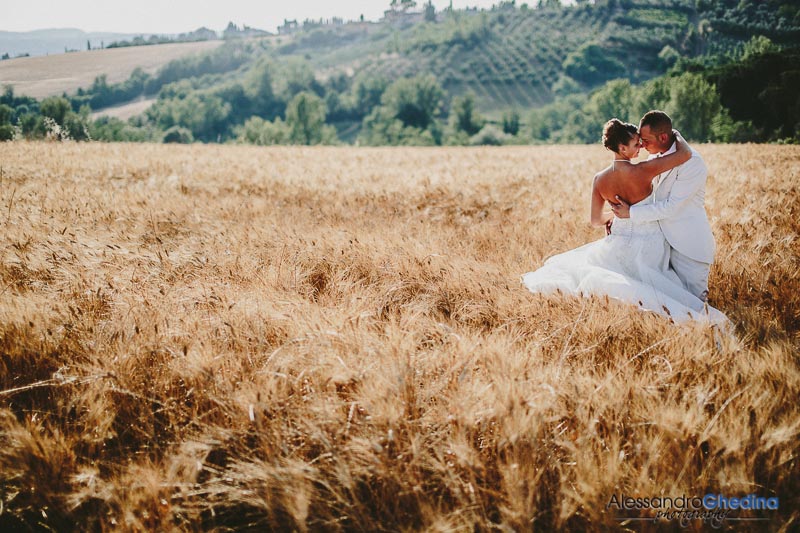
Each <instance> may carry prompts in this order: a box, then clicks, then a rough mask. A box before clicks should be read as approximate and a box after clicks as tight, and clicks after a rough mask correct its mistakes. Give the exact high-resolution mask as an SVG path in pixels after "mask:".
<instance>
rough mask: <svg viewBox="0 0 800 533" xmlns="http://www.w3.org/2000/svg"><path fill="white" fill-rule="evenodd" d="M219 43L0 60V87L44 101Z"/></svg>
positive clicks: (151, 69) (148, 69)
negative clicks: (95, 82) (5, 86)
mask: <svg viewBox="0 0 800 533" xmlns="http://www.w3.org/2000/svg"><path fill="white" fill-rule="evenodd" d="M221 43H222V41H203V42H196V43H177V44H160V45H153V46H140V47H129V48H113V49H106V50H92V51H91V52H79V53H71V54H63V53H62V54H58V55H51V56H41V57H22V58H17V59H7V60H5V61H0V85H12V86H13V87H14V90H15V92H16V93H17V94H23V95H26V96H33V97H34V98H44V97H46V96H52V95H59V94H62V93H65V92H66V93H72V92H75V91H77V90H78V89H80V88H81V87H88V86H90V85H91V84H92V82H94V80H95V78H96V77H97V76H99V75H101V74H106V77H107V80H108V82H109V83H119V82H122V81H124V80H126V79H127V78H128V76H130V75H131V73H132V72H133V71H134V69H136V68H141V69H142V70H144V71H145V72H150V73H152V72H155V71H156V70H157V69H158V68H159V67H162V66H163V65H165V64H167V63H169V62H170V61H172V60H174V59H177V58H180V57H185V56H187V55H190V54H197V53H201V52H206V51H209V50H213V49H214V48H217V47H218V46H219V45H220V44H221Z"/></svg>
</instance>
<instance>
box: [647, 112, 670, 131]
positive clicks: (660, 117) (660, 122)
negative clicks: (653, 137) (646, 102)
mask: <svg viewBox="0 0 800 533" xmlns="http://www.w3.org/2000/svg"><path fill="white" fill-rule="evenodd" d="M645 126H649V127H650V131H652V132H653V133H655V134H660V133H671V132H672V119H671V118H669V115H667V114H666V113H664V112H663V111H659V110H657V109H654V110H653V111H648V112H647V113H645V114H644V116H643V117H642V120H641V122H639V129H640V130H641V129H642V128H643V127H645Z"/></svg>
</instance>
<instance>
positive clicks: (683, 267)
mask: <svg viewBox="0 0 800 533" xmlns="http://www.w3.org/2000/svg"><path fill="white" fill-rule="evenodd" d="M639 132H640V136H641V139H642V145H643V146H644V148H645V149H646V150H647V151H648V152H650V153H651V154H652V155H653V156H656V157H658V156H661V155H663V154H666V153H669V152H670V150H674V136H673V134H672V121H671V119H670V118H669V116H667V114H666V113H663V112H661V111H650V112H648V113H647V114H646V115H645V116H644V117H643V118H642V121H641V123H640V126H639ZM651 157H652V156H651ZM707 177H708V169H707V167H706V164H705V162H704V161H703V158H702V157H701V156H700V154H699V153H697V151H696V150H694V149H692V157H691V158H690V159H689V161H687V162H686V163H684V164H683V165H680V166H677V167H675V168H674V169H672V170H671V171H669V172H665V173H664V174H661V175H659V176H657V177H656V178H655V179H654V180H653V188H654V195H653V198H654V200H653V202H652V203H649V204H640V205H636V206H633V207H630V206H628V205H627V204H626V203H625V202H624V200H621V199H619V198H618V200H619V201H620V203H619V204H617V205H616V206H614V205H612V209H613V210H614V212H615V214H616V216H618V217H620V218H627V217H628V216H629V217H630V218H631V220H633V221H658V222H659V225H660V227H661V231H662V232H663V233H664V237H665V238H666V239H667V242H669V244H670V266H671V267H672V268H673V270H675V272H676V273H677V274H678V277H679V278H680V279H681V281H682V282H683V284H684V286H685V287H686V288H687V289H688V290H689V291H690V292H691V293H693V294H694V295H695V296H697V297H698V298H700V299H701V300H705V299H706V295H707V293H708V271H709V269H710V266H711V262H712V261H713V259H714V248H715V243H714V236H713V235H712V233H711V225H710V224H709V222H708V216H707V214H706V210H705V185H706V179H707Z"/></svg>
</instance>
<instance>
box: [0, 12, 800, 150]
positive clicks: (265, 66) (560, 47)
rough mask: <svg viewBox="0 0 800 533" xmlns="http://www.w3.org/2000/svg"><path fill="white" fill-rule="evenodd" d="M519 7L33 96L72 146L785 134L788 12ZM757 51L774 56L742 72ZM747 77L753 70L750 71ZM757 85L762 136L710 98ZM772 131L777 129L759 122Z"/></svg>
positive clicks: (357, 28)
mask: <svg viewBox="0 0 800 533" xmlns="http://www.w3.org/2000/svg"><path fill="white" fill-rule="evenodd" d="M387 4H388V2H387ZM536 5H537V6H538V7H535V8H534V7H530V6H529V5H528V4H520V5H518V4H517V3H516V2H514V1H505V2H500V3H498V4H497V5H495V6H494V7H492V8H491V9H489V10H478V9H465V10H450V9H446V10H444V11H441V12H436V11H435V10H434V9H432V6H431V7H428V8H427V9H425V10H424V11H423V12H408V11H404V10H403V9H396V10H389V11H387V12H386V17H385V18H384V19H383V20H381V21H380V22H378V23H373V22H350V23H344V21H342V20H341V19H335V18H334V19H330V20H316V21H315V20H307V21H305V22H304V23H303V24H296V23H293V24H289V23H287V24H285V25H284V26H282V27H281V28H280V35H278V36H269V37H254V36H252V35H251V33H252V32H244V33H242V32H235V34H233V33H231V32H228V33H226V36H227V37H230V38H227V39H226V40H225V44H224V45H222V46H220V47H218V48H215V49H214V50H208V51H206V52H205V53H203V54H201V55H197V56H193V57H182V58H178V59H174V60H172V61H167V60H166V58H164V57H162V58H160V59H159V61H161V62H160V63H159V65H160V66H154V67H153V68H152V69H150V70H148V69H144V70H142V69H139V70H130V67H131V66H132V65H134V64H136V62H137V61H138V62H140V63H141V61H142V58H143V57H145V55H146V54H148V53H152V52H154V51H156V50H166V48H163V49H162V48H161V46H154V47H131V48H127V49H125V51H127V52H128V53H130V54H132V55H131V56H129V57H130V60H129V61H127V62H115V61H110V62H109V63H108V64H107V65H103V64H99V63H97V62H96V61H94V57H100V56H92V54H95V52H91V53H81V54H67V56H74V57H75V58H76V59H75V61H78V59H77V58H80V57H83V58H85V59H84V60H83V64H84V65H85V66H86V70H85V71H84V76H83V77H82V80H83V81H79V80H77V79H75V80H73V79H72V78H73V76H72V74H71V73H70V72H69V71H66V72H56V71H55V70H54V71H51V72H42V73H41V76H42V79H40V80H39V82H40V83H42V84H47V83H52V84H53V86H56V85H59V86H60V87H61V88H62V90H66V91H74V92H72V93H71V94H70V95H69V101H68V102H66V104H64V103H63V102H61V103H59V104H55V103H52V102H51V103H49V104H48V106H49V107H53V106H55V107H56V108H59V109H60V108H62V107H63V106H64V105H68V106H70V107H71V110H72V112H73V113H79V112H80V113H82V115H81V116H82V117H83V118H82V119H80V120H78V119H77V118H75V121H77V122H75V123H74V124H73V127H72V128H71V131H73V132H74V131H85V132H87V133H86V137H89V136H91V138H94V139H108V140H165V139H174V140H176V141H178V142H193V141H202V142H225V141H237V142H252V143H258V144H291V143H296V144H313V143H319V142H348V143H350V142H359V143H366V144H448V143H450V144H465V143H474V144H504V143H513V142H529V141H531V140H533V141H541V142H551V141H555V142H593V141H594V140H596V137H597V131H599V130H600V128H601V127H602V123H603V121H604V120H606V119H607V118H608V117H610V116H620V117H633V116H635V115H637V113H639V111H640V110H641V109H642V108H648V107H649V106H652V105H655V104H657V103H658V104H659V105H661V104H663V105H664V106H670V108H671V109H674V110H675V112H676V113H677V112H680V113H681V114H683V116H685V117H687V118H690V119H692V120H694V121H695V122H697V125H696V127H693V128H692V131H694V132H695V133H694V135H695V138H696V139H702V140H709V139H723V140H724V139H739V140H762V141H763V140H785V139H792V138H797V137H800V123H798V125H797V127H796V128H795V122H796V121H795V119H794V111H792V109H794V108H793V107H792V105H790V104H791V101H790V100H791V98H792V95H793V94H795V93H794V92H792V91H795V89H793V88H792V87H790V86H791V85H792V84H793V81H792V80H795V79H800V78H797V76H798V75H800V74H797V73H796V72H795V70H796V69H795V67H794V66H793V65H794V62H793V61H794V59H791V58H794V55H791V56H790V55H786V54H788V53H789V52H788V51H787V50H788V49H789V48H790V47H791V46H793V45H794V44H795V43H797V42H800V6H799V5H798V2H796V1H789V0H763V1H754V0H595V1H593V2H588V1H576V2H573V3H571V4H570V5H562V4H561V2H559V1H558V0H547V1H542V2H538V3H537V4H536ZM245 29H247V28H245ZM199 44H203V43H199ZM206 44H207V43H206ZM172 46H179V45H172ZM187 46H199V45H187ZM764 54H773V55H772V56H769V57H773V59H769V60H765V62H761V61H760V60H758V61H756V60H755V59H754V58H757V57H761V56H762V55H764ZM67 56H64V57H65V58H66V57H67ZM748 58H749V59H748ZM775 58H777V59H775ZM784 58H789V59H791V61H790V63H791V65H789V64H788V63H787V65H788V67H787V68H789V67H791V69H792V71H791V72H790V73H789V74H787V75H782V74H781V73H780V72H776V71H775V65H776V64H777V65H780V64H781V63H780V62H781V61H782V60H783V59H784ZM745 60H747V61H748V63H747V65H748V66H747V70H746V71H744V72H743V73H741V74H740V75H737V76H738V77H737V76H733V75H729V73H727V71H726V73H725V74H724V76H723V75H722V74H719V73H715V71H712V70H709V69H713V68H715V67H725V68H728V67H729V66H731V65H738V64H740V63H743V62H744V61H745ZM787 60H788V59H787ZM15 61H21V60H12V61H5V62H0V83H2V82H3V81H5V82H6V83H8V82H9V81H11V82H12V83H13V81H14V80H15V79H16V80H17V82H16V83H15V89H14V90H15V91H16V92H17V94H19V93H25V91H26V90H29V89H30V88H26V87H25V86H24V85H20V82H21V81H22V79H21V78H14V77H10V76H8V74H7V73H5V75H4V72H3V70H2V69H3V68H4V67H8V66H9V65H10V64H13V63H14V62H15ZM64 61H65V62H66V61H67V60H66V59H65V60H64ZM4 63H6V64H8V65H4ZM140 63H139V64H140ZM19 64H22V63H19ZM65 64H66V63H65ZM120 64H124V65H126V68H129V70H128V72H129V73H130V77H129V78H128V79H123V78H124V76H122V77H121V76H120V74H121V73H120V72H116V73H115V74H114V75H112V72H110V71H109V70H108V69H111V68H114V67H115V66H118V65H120ZM26 69H27V70H29V71H31V72H33V71H39V70H40V69H39V68H38V67H35V66H34V65H33V64H32V63H29V64H26V65H25V68H23V69H21V70H22V71H25V70H26ZM759 69H762V70H764V69H766V70H764V73H762V74H758V72H760V71H759ZM103 74H107V75H105V76H104V75H103ZM683 74H687V75H688V76H684V77H681V78H680V80H679V82H678V85H679V86H680V90H681V91H683V93H681V95H678V93H677V92H676V91H677V87H678V86H676V85H674V84H673V83H672V82H671V81H670V79H672V78H676V77H679V76H681V75H683ZM29 75H30V74H29ZM37 75H40V74H39V73H37ZM721 76H722V77H721ZM758 76H760V77H761V78H763V79H762V82H763V83H761V82H759V83H753V84H750V85H748V86H751V85H752V86H753V87H761V89H762V91H767V92H766V93H765V94H764V95H761V94H760V93H759V94H753V95H751V98H750V100H752V101H756V100H757V101H758V102H762V103H763V102H767V103H768V104H769V105H770V106H772V107H771V108H770V110H769V114H770V116H771V117H772V118H771V119H770V120H769V121H767V122H764V123H762V122H761V121H760V119H759V118H758V116H757V115H759V113H761V111H762V110H760V109H755V110H754V112H753V113H747V112H742V105H743V104H742V102H741V99H742V96H743V95H742V94H740V92H737V91H736V90H735V85H736V83H740V82H739V81H737V82H736V83H729V84H727V85H725V86H724V93H723V92H721V91H722V89H721V87H722V85H719V86H717V85H716V84H717V83H718V82H717V81H716V80H728V79H735V80H740V78H744V81H748V82H749V81H752V80H750V78H752V77H758ZM765 76H766V77H765ZM59 78H69V81H70V83H69V84H65V83H64V79H59ZM756 81H757V80H756ZM741 83H744V82H741ZM78 87H80V88H78ZM673 89H675V90H673ZM28 94H33V93H30V92H29V93H28ZM39 94H54V91H53V90H52V88H51V89H50V90H49V92H48V93H44V92H41V93H39ZM773 94H779V95H780V99H778V100H776V99H775V98H771V97H770V95H773ZM756 97H757V98H756ZM754 99H755V100H754ZM4 101H5V102H8V104H7V105H8V106H10V107H11V108H12V111H11V112H7V113H6V114H8V116H9V117H10V123H13V122H14V121H21V122H20V124H21V125H20V126H19V127H20V128H21V130H20V131H21V134H22V135H23V136H25V135H41V132H42V131H43V126H41V120H39V119H37V118H36V116H35V111H34V109H36V108H37V105H36V104H34V103H32V102H22V101H21V100H19V99H15V98H14V96H13V94H9V95H8V96H6V97H5V99H4ZM141 102H152V106H151V107H148V108H147V110H146V112H145V113H143V114H141V115H139V116H134V117H130V118H129V120H127V121H124V122H123V121H120V120H119V119H114V118H113V116H117V117H126V118H128V117H129V113H130V112H133V111H135V110H140V109H143V108H144V107H145V106H146V104H142V103H141ZM131 103H135V105H131V106H128V105H127V104H131ZM723 104H724V105H723ZM744 105H745V106H746V105H749V104H744ZM759 105H766V104H759ZM20 106H24V107H20ZM703 106H705V107H703ZM112 107H113V108H114V109H113V110H112V109H109V112H108V113H107V114H108V115H109V116H111V117H112V118H107V119H104V120H103V121H102V122H101V123H100V124H99V125H98V124H94V130H92V131H90V130H91V128H89V126H90V124H88V123H86V121H87V120H88V117H89V116H90V115H91V114H92V113H95V114H94V115H92V116H98V115H97V112H98V111H100V110H103V109H108V108H112ZM695 108H696V109H695ZM16 109H23V111H22V112H20V111H16ZM798 109H800V108H798ZM765 113H766V111H765ZM761 114H763V113H761ZM62 115H63V116H71V115H69V114H68V113H67V114H66V115H64V114H63V113H61V114H59V116H62ZM567 116H569V117H571V118H570V119H569V120H567V119H566V118H565V117H567ZM781 116H782V117H783V120H781V121H778V120H777V119H776V118H775V117H781ZM73 118H74V117H73ZM773 119H774V120H773ZM81 120H82V121H83V122H81ZM631 120H632V118H631ZM37 121H38V122H37ZM78 122H81V124H84V123H85V124H86V125H85V126H81V125H79V124H78ZM9 127H10V126H9ZM554 128H555V129H560V130H562V131H555V129H554ZM323 129H324V130H325V131H324V133H323V132H322V130H323ZM484 130H485V131H484ZM29 132H30V133H29ZM8 135H9V133H6V136H8Z"/></svg>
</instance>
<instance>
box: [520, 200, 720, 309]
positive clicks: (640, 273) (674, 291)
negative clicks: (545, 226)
mask: <svg viewBox="0 0 800 533" xmlns="http://www.w3.org/2000/svg"><path fill="white" fill-rule="evenodd" d="M651 196H652V195H651ZM651 196H648V197H647V198H645V199H644V200H642V201H641V202H638V204H641V203H645V202H647V201H649V200H650V199H651ZM638 204H636V205H638ZM522 282H523V283H524V284H525V286H526V287H527V288H528V289H529V290H530V291H531V292H536V293H553V292H556V290H560V291H561V292H562V293H565V294H576V295H586V296H588V295H599V296H602V295H608V296H609V297H611V298H615V299H617V300H621V301H623V302H627V303H630V304H633V305H636V306H638V307H639V308H641V309H642V310H647V311H654V312H656V313H660V314H662V315H667V316H670V317H672V318H673V319H674V320H675V321H676V322H683V321H687V320H707V321H710V322H712V323H716V324H723V323H726V322H727V318H726V317H725V315H724V314H723V313H722V312H720V311H718V310H717V309H714V308H713V307H711V306H708V313H707V314H706V310H705V305H704V302H703V301H702V300H700V299H699V298H697V297H696V296H695V295H693V294H692V293H690V292H689V291H687V290H686V289H685V288H684V287H683V285H682V284H681V281H680V279H679V278H678V276H677V274H675V272H674V271H673V270H672V269H670V268H669V244H668V243H667V241H666V239H665V238H664V234H663V233H662V232H661V228H660V227H659V225H658V222H655V221H653V222H633V221H631V219H629V218H615V219H614V222H613V224H612V225H611V234H610V235H608V236H606V237H605V238H604V239H600V240H599V241H595V242H591V243H589V244H585V245H583V246H581V247H579V248H575V249H574V250H570V251H568V252H564V253H562V254H558V255H555V256H553V257H551V258H549V259H548V260H547V261H545V263H544V265H542V267H541V268H539V269H538V270H536V271H534V272H528V273H527V274H525V275H524V276H522Z"/></svg>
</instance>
